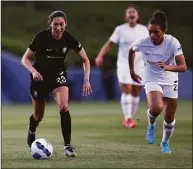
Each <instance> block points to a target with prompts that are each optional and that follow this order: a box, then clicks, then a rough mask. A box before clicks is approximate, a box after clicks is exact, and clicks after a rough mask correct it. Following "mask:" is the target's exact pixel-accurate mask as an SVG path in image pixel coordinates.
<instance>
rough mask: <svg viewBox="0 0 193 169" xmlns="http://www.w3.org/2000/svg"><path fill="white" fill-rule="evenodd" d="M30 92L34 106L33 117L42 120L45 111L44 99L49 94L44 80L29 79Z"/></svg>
mask: <svg viewBox="0 0 193 169" xmlns="http://www.w3.org/2000/svg"><path fill="white" fill-rule="evenodd" d="M30 93H31V98H32V104H33V108H34V118H35V119H36V120H42V119H43V116H44V111H45V105H46V99H47V97H48V94H49V90H48V87H47V84H46V83H45V81H38V82H35V81H33V80H32V81H31V84H30Z"/></svg>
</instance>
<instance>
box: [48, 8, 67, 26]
mask: <svg viewBox="0 0 193 169" xmlns="http://www.w3.org/2000/svg"><path fill="white" fill-rule="evenodd" d="M55 17H63V18H64V20H65V22H66V24H67V16H66V14H65V13H64V12H62V11H54V12H52V13H51V14H50V15H49V16H48V22H49V23H50V22H52V20H53V19H54V18H55Z"/></svg>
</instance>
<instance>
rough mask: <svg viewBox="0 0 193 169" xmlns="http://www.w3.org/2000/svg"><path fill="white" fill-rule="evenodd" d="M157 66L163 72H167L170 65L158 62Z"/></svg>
mask: <svg viewBox="0 0 193 169" xmlns="http://www.w3.org/2000/svg"><path fill="white" fill-rule="evenodd" d="M157 65H158V66H159V67H160V68H162V69H163V70H165V71H166V70H167V68H168V65H167V64H166V63H165V62H158V63H157Z"/></svg>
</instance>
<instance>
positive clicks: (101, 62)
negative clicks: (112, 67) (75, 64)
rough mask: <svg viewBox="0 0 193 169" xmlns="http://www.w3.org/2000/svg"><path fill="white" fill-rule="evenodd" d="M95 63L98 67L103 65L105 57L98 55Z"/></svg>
mask: <svg viewBox="0 0 193 169" xmlns="http://www.w3.org/2000/svg"><path fill="white" fill-rule="evenodd" d="M95 64H96V66H97V67H100V66H102V65H103V58H101V57H98V56H97V57H96V59H95Z"/></svg>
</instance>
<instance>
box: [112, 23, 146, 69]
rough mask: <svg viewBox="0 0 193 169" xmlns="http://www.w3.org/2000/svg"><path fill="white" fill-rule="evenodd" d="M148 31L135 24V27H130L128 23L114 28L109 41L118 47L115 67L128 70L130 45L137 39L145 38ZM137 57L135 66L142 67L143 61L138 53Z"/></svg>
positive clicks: (144, 27)
mask: <svg viewBox="0 0 193 169" xmlns="http://www.w3.org/2000/svg"><path fill="white" fill-rule="evenodd" d="M148 34H149V33H148V30H147V28H146V26H144V25H141V24H137V25H136V26H135V27H130V26H129V24H128V23H125V24H122V25H119V26H117V27H116V28H115V30H114V32H113V34H112V35H111V37H110V40H111V41H112V42H113V43H115V44H118V45H119V50H118V58H117V67H118V68H119V67H125V68H127V69H129V63H128V55H129V54H128V52H129V47H130V46H131V44H132V43H133V42H134V41H135V40H136V39H138V38H140V37H144V36H147V35H148ZM137 55H139V57H136V58H137V60H136V61H135V64H136V65H139V67H140V66H143V64H144V63H143V60H142V56H141V55H140V53H138V54H137Z"/></svg>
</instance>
